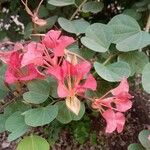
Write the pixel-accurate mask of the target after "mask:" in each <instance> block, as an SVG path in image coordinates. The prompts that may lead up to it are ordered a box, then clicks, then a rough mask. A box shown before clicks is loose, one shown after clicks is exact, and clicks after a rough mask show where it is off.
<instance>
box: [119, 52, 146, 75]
mask: <svg viewBox="0 0 150 150" xmlns="http://www.w3.org/2000/svg"><path fill="white" fill-rule="evenodd" d="M118 59H119V61H124V62H126V63H128V64H129V65H130V67H131V75H132V76H133V75H134V73H142V71H143V69H144V67H145V65H146V64H147V63H148V57H147V55H146V54H145V53H143V52H139V51H134V52H129V53H122V54H120V55H119V57H118Z"/></svg>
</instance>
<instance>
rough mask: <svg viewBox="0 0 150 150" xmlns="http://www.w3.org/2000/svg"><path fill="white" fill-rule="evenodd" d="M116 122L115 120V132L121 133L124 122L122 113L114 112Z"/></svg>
mask: <svg viewBox="0 0 150 150" xmlns="http://www.w3.org/2000/svg"><path fill="white" fill-rule="evenodd" d="M116 122H117V132H118V133H121V132H122V131H123V128H124V124H125V117H124V115H123V114H122V113H120V112H117V113H116Z"/></svg>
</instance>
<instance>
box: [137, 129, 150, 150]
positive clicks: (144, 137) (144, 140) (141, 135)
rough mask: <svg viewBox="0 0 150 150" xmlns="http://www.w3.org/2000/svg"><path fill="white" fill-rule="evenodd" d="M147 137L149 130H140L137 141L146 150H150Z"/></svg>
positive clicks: (149, 133)
mask: <svg viewBox="0 0 150 150" xmlns="http://www.w3.org/2000/svg"><path fill="white" fill-rule="evenodd" d="M149 135H150V130H142V131H141V132H140V133H139V136H138V138H139V141H140V142H141V144H142V145H143V146H144V147H145V148H146V149H147V150H148V149H150V140H149V139H148V137H149Z"/></svg>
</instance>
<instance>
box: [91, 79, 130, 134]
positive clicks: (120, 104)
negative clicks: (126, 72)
mask: <svg viewBox="0 0 150 150" xmlns="http://www.w3.org/2000/svg"><path fill="white" fill-rule="evenodd" d="M110 94H111V95H112V96H109V95H110ZM132 98H133V96H131V95H130V94H129V84H128V82H127V79H123V80H122V81H121V83H120V84H119V86H118V87H116V88H114V89H112V90H110V91H109V92H107V93H106V94H105V95H104V96H102V97H100V98H98V99H95V100H94V101H93V103H92V107H93V108H94V109H97V110H99V111H100V112H101V114H102V116H103V117H104V118H105V120H106V122H107V127H106V132H109V133H111V132H113V131H114V130H115V129H117V131H118V132H121V131H122V129H123V128H122V127H123V125H124V123H123V122H125V121H124V120H125V119H124V116H123V114H122V113H120V112H126V111H127V110H129V109H130V108H131V107H132V101H131V100H130V99H132ZM115 112H117V113H115ZM111 121H112V122H113V123H114V124H115V126H116V127H114V126H112V128H110V124H111V123H110V122H111ZM117 122H118V124H120V126H119V125H118V128H119V127H120V128H121V129H120V128H119V129H118V128H117ZM120 122H122V123H120Z"/></svg>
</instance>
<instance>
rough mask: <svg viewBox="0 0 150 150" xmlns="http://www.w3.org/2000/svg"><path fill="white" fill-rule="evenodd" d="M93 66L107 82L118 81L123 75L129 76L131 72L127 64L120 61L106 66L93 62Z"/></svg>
mask: <svg viewBox="0 0 150 150" xmlns="http://www.w3.org/2000/svg"><path fill="white" fill-rule="evenodd" d="M94 68H95V70H96V72H97V73H98V75H99V76H100V77H102V78H103V79H104V80H106V81H109V82H116V81H120V80H122V79H123V78H124V77H126V78H127V77H129V76H130V74H131V71H130V67H129V65H128V64H127V63H125V62H121V61H119V62H116V63H113V64H110V65H107V66H104V65H103V64H100V63H98V62H95V63H94Z"/></svg>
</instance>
